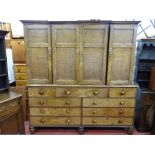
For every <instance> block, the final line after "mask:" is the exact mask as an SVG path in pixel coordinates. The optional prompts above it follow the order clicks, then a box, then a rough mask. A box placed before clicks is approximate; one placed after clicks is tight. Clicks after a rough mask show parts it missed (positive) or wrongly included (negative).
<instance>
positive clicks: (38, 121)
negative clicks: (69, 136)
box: [30, 116, 81, 126]
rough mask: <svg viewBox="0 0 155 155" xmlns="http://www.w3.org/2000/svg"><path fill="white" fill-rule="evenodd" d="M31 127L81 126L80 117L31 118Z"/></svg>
mask: <svg viewBox="0 0 155 155" xmlns="http://www.w3.org/2000/svg"><path fill="white" fill-rule="evenodd" d="M30 124H31V125H33V126H77V125H80V124H81V118H80V117H35V116H34V117H31V118H30Z"/></svg>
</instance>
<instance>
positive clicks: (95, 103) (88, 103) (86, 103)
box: [83, 98, 135, 107]
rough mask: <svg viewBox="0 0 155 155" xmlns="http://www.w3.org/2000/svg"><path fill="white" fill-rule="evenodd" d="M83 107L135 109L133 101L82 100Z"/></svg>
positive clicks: (115, 99)
mask: <svg viewBox="0 0 155 155" xmlns="http://www.w3.org/2000/svg"><path fill="white" fill-rule="evenodd" d="M83 107H135V99H124V98H121V99H119V98H114V99H107V98H106V99H103V98H84V99H83Z"/></svg>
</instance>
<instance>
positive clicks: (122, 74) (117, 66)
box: [107, 24, 136, 84]
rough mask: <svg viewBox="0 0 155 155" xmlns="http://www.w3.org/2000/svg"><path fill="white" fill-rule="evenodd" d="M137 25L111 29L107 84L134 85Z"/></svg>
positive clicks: (112, 26) (117, 25) (125, 25)
mask: <svg viewBox="0 0 155 155" xmlns="http://www.w3.org/2000/svg"><path fill="white" fill-rule="evenodd" d="M135 40H136V25H132V24H129V25H127V24H123V25H121V24H120V25H119V24H112V25H111V27H110V40H109V56H108V60H109V61H108V77H107V84H132V81H133V65H134V55H135Z"/></svg>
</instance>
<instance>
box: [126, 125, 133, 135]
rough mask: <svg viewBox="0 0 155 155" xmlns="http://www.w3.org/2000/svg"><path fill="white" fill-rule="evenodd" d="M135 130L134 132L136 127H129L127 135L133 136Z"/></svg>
mask: <svg viewBox="0 0 155 155" xmlns="http://www.w3.org/2000/svg"><path fill="white" fill-rule="evenodd" d="M133 130H134V127H133V126H132V127H128V128H127V133H128V134H129V135H132V134H133Z"/></svg>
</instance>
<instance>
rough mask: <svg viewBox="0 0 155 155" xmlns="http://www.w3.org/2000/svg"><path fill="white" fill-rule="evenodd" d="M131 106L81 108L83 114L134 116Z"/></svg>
mask: <svg viewBox="0 0 155 155" xmlns="http://www.w3.org/2000/svg"><path fill="white" fill-rule="evenodd" d="M134 111H135V110H134V109H133V108H83V116H134Z"/></svg>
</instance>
